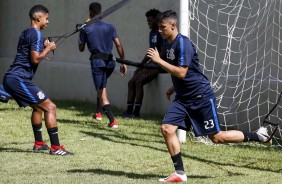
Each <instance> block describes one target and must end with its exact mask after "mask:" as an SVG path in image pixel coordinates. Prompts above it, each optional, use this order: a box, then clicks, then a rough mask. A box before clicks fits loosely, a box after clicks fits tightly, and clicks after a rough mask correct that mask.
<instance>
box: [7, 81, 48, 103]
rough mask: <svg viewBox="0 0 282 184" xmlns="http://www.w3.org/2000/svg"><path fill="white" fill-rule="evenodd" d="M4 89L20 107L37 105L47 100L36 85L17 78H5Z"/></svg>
mask: <svg viewBox="0 0 282 184" xmlns="http://www.w3.org/2000/svg"><path fill="white" fill-rule="evenodd" d="M4 87H5V89H6V90H7V91H8V92H9V93H10V94H11V95H12V97H13V98H14V99H15V100H16V102H17V103H18V105H19V106H20V107H26V106H30V105H35V104H39V103H41V102H43V101H45V100H46V99H48V96H47V95H46V94H45V93H44V92H43V91H42V90H41V89H40V88H39V87H38V86H37V85H35V84H34V83H32V82H31V81H30V80H24V79H22V78H19V77H7V78H6V77H5V79H4Z"/></svg>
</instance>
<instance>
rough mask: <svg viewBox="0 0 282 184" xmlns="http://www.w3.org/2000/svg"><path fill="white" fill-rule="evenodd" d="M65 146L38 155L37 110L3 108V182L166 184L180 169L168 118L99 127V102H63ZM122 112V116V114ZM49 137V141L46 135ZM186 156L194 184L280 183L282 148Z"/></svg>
mask: <svg viewBox="0 0 282 184" xmlns="http://www.w3.org/2000/svg"><path fill="white" fill-rule="evenodd" d="M56 104H57V118H58V122H59V136H60V142H61V144H63V145H64V146H65V147H66V149H68V150H69V151H72V152H74V153H75V155H74V156H71V157H61V156H51V155H49V154H48V152H33V151H32V146H33V141H34V140H33V133H32V130H31V125H30V115H31V108H25V109H23V108H18V106H17V104H16V103H15V101H13V100H11V101H10V102H9V103H8V104H4V103H0V123H1V134H0V158H1V159H0V183H105V184H108V183H115V184H116V183H123V184H124V183H134V184H139V183H140V184H141V183H159V182H158V178H160V177H165V176H167V175H168V174H171V173H172V172H173V165H172V163H171V160H170V156H169V154H168V152H167V149H166V146H165V143H164V140H163V138H162V135H161V133H160V130H159V125H160V120H161V119H162V117H158V116H147V117H145V118H144V119H136V120H135V119H134V120H133V119H121V118H119V117H117V121H118V123H119V128H118V129H110V128H108V127H107V118H106V117H105V116H103V121H101V122H98V121H94V120H93V119H92V117H91V114H92V109H93V108H94V106H95V105H94V104H91V103H87V102H69V101H58V102H56ZM114 114H121V110H119V109H114ZM43 138H45V141H46V142H47V143H49V140H48V135H47V132H46V129H45V128H44V129H43ZM181 146H182V148H181V149H182V155H183V161H184V165H185V169H186V172H187V175H188V182H189V183H256V184H257V183H279V182H281V181H282V157H281V149H279V148H277V147H270V148H266V147H264V146H262V145H260V144H244V145H237V146H230V145H222V146H211V145H205V144H202V143H195V142H191V141H188V142H187V143H185V144H182V145H181Z"/></svg>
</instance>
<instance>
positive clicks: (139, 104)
mask: <svg viewBox="0 0 282 184" xmlns="http://www.w3.org/2000/svg"><path fill="white" fill-rule="evenodd" d="M141 106H142V103H140V102H135V108H134V114H135V115H136V116H139V115H140V109H141Z"/></svg>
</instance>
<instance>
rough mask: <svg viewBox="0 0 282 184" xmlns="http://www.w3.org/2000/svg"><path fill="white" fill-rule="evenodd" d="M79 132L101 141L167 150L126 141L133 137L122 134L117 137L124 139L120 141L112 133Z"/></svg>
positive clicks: (146, 142) (145, 142)
mask: <svg viewBox="0 0 282 184" xmlns="http://www.w3.org/2000/svg"><path fill="white" fill-rule="evenodd" d="M81 133H84V134H85V135H88V136H92V137H96V138H99V139H101V140H103V141H111V142H115V143H122V144H128V145H131V146H140V147H144V148H150V149H154V150H157V151H162V152H167V150H164V149H159V148H156V147H153V146H148V145H142V144H137V143H132V142H128V141H126V140H131V141H133V139H132V138H125V136H124V135H122V137H119V139H124V141H121V140H117V136H116V135H113V134H112V135H105V134H99V133H94V132H85V131H81ZM134 140H138V141H142V142H144V144H148V142H149V141H146V140H142V139H134ZM151 142H154V141H151ZM157 143H160V142H157ZM161 143H163V142H161Z"/></svg>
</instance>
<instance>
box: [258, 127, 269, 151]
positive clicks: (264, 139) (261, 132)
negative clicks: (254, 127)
mask: <svg viewBox="0 0 282 184" xmlns="http://www.w3.org/2000/svg"><path fill="white" fill-rule="evenodd" d="M256 133H257V135H258V138H259V140H260V142H261V143H262V144H264V145H265V146H267V147H269V146H271V145H272V139H269V138H270V136H269V135H268V133H267V128H265V127H260V128H259V129H258V131H257V132H256Z"/></svg>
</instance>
